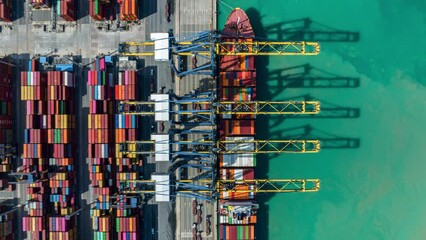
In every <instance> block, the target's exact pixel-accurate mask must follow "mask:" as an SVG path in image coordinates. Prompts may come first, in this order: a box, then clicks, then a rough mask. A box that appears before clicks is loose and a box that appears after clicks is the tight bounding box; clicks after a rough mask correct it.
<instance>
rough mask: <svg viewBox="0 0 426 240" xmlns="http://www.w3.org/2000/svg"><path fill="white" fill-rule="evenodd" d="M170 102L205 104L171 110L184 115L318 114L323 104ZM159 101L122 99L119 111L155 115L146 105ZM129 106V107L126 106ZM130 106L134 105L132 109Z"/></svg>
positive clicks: (308, 102) (290, 102) (288, 102)
mask: <svg viewBox="0 0 426 240" xmlns="http://www.w3.org/2000/svg"><path fill="white" fill-rule="evenodd" d="M167 102H169V103H177V104H178V105H179V106H195V105H198V106H204V109H200V110H171V111H169V112H171V113H175V114H182V115H191V114H199V115H210V114H212V113H215V114H219V115H224V114H226V115H235V114H238V115H239V114H250V115H288V114H297V115H300V114H318V113H319V112H320V110H321V104H320V102H318V101H282V102H279V101H245V102H243V101H219V102H209V101H200V102H194V101H184V100H183V101H179V102H175V101H169V100H168V101H167ZM155 103H158V102H152V101H148V102H141V101H122V102H120V107H119V111H120V112H121V113H122V114H130V115H154V114H155V112H161V110H160V111H158V110H157V111H154V110H152V111H150V110H146V109H144V106H147V107H150V106H153V105H154V104H155ZM126 106H128V107H126ZM130 106H134V109H132V108H131V107H130Z"/></svg>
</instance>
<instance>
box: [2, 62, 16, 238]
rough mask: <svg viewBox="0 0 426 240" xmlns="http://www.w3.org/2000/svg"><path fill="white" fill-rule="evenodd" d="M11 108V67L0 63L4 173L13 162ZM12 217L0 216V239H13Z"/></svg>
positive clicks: (3, 183) (5, 185)
mask: <svg viewBox="0 0 426 240" xmlns="http://www.w3.org/2000/svg"><path fill="white" fill-rule="evenodd" d="M12 110H13V108H12V67H11V66H9V65H7V64H5V63H0V161H1V162H0V172H2V173H5V174H7V172H9V171H10V170H11V168H12V164H13V163H12V160H13V158H12V156H11V154H13V153H12V152H11V149H12V147H13V146H12V143H13V139H12V136H13V130H12ZM4 176H5V175H4ZM7 187H8V184H7V179H6V177H5V178H2V179H0V190H4V189H5V188H7ZM9 187H12V185H9ZM9 190H12V189H9ZM7 210H8V209H7V208H6V207H5V206H0V213H4V212H6V211H7ZM13 218H14V214H13V213H8V214H6V215H3V216H1V217H0V239H5V240H12V239H15V237H14V233H13V232H14V231H13Z"/></svg>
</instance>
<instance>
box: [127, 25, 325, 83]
mask: <svg viewBox="0 0 426 240" xmlns="http://www.w3.org/2000/svg"><path fill="white" fill-rule="evenodd" d="M234 38H235V37H229V38H226V39H227V40H226V41H222V35H221V33H220V32H217V31H204V32H200V33H197V34H195V35H192V36H189V37H186V38H182V39H178V37H174V36H173V35H172V33H169V34H168V35H167V37H164V39H154V41H147V42H123V43H121V44H120V45H119V53H120V54H121V55H122V56H137V57H141V56H155V54H156V51H160V50H167V55H169V56H176V58H177V61H176V62H177V64H176V65H177V66H175V64H174V62H173V61H174V59H173V57H171V58H170V59H169V62H170V66H171V68H172V69H173V70H174V71H175V72H176V73H177V76H179V77H182V76H185V75H189V74H199V75H200V74H204V75H210V76H214V75H215V74H216V65H217V64H216V57H217V56H274V55H275V56H289V55H290V56H291V55H304V56H306V55H317V54H319V52H320V46H319V44H318V43H317V42H303V41H301V42H295V41H288V42H271V41H256V38H244V37H239V38H238V39H236V40H235V41H232V40H230V39H234ZM165 40H167V41H168V44H167V46H164V48H167V49H161V48H157V47H156V46H155V45H156V44H155V42H156V41H165ZM159 45H160V44H159ZM186 56H192V57H193V58H192V69H191V70H187V71H181V66H180V65H181V63H182V59H181V58H182V57H186ZM197 57H200V58H202V59H205V61H206V63H204V64H202V65H201V66H197Z"/></svg>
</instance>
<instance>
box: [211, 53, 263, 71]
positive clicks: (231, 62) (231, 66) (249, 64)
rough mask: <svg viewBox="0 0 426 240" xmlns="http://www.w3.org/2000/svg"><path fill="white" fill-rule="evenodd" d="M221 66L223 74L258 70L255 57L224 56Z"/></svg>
mask: <svg viewBox="0 0 426 240" xmlns="http://www.w3.org/2000/svg"><path fill="white" fill-rule="evenodd" d="M219 64H220V70H221V71H222V72H230V71H254V70H256V67H255V65H254V57H253V56H223V57H221V59H220V60H219Z"/></svg>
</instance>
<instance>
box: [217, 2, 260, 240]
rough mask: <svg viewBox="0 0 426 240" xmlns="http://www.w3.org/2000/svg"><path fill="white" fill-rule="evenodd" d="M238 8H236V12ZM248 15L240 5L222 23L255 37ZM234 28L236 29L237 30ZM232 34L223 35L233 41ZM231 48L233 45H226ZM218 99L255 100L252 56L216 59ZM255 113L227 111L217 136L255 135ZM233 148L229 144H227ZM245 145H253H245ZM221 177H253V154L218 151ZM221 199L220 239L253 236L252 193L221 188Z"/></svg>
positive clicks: (232, 31)
mask: <svg viewBox="0 0 426 240" xmlns="http://www.w3.org/2000/svg"><path fill="white" fill-rule="evenodd" d="M237 11H238V12H237ZM246 18H247V16H246V15H245V13H244V12H243V11H242V10H241V9H236V10H234V11H233V12H232V13H231V14H230V16H229V17H228V20H227V22H226V25H225V29H224V32H226V33H227V34H226V36H235V38H237V36H238V34H243V36H244V37H245V38H244V39H238V41H250V39H247V38H248V37H250V36H252V37H254V34H253V30H252V28H251V25H250V22H249V20H248V18H247V19H246ZM236 31H239V33H238V34H237V33H236ZM235 38H229V37H228V39H226V38H225V39H223V41H224V42H226V41H232V42H233V41H235ZM229 50H230V51H233V50H232V49H229ZM219 61H220V62H219V65H220V75H219V81H218V84H219V86H218V87H219V89H220V92H219V94H218V95H219V96H218V97H219V99H220V100H221V101H254V100H256V68H255V64H254V57H253V56H224V57H221V58H220V60H219ZM255 121H256V120H255V116H254V115H248V114H247V115H226V116H223V117H220V119H219V137H220V139H224V140H233V139H234V140H240V139H247V140H249V139H254V137H255V135H256V128H255ZM227 147H228V148H233V147H235V146H232V144H229V146H227ZM246 147H247V148H248V149H253V148H254V146H250V145H247V146H246ZM219 165H220V168H221V169H220V178H221V179H239V180H243V179H244V180H251V179H254V169H255V167H256V159H255V155H254V154H232V155H220V156H219ZM249 187H250V186H247V185H241V186H236V188H237V189H242V190H243V189H244V190H247V189H248V188H249ZM220 197H221V201H220V229H219V231H220V239H221V240H225V239H232V240H237V239H244V240H251V239H254V238H255V236H254V224H255V223H256V221H257V220H256V211H255V208H254V206H257V205H256V204H255V203H254V202H253V200H254V198H255V195H254V194H252V193H243V194H238V195H237V194H235V193H225V192H221V196H220Z"/></svg>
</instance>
